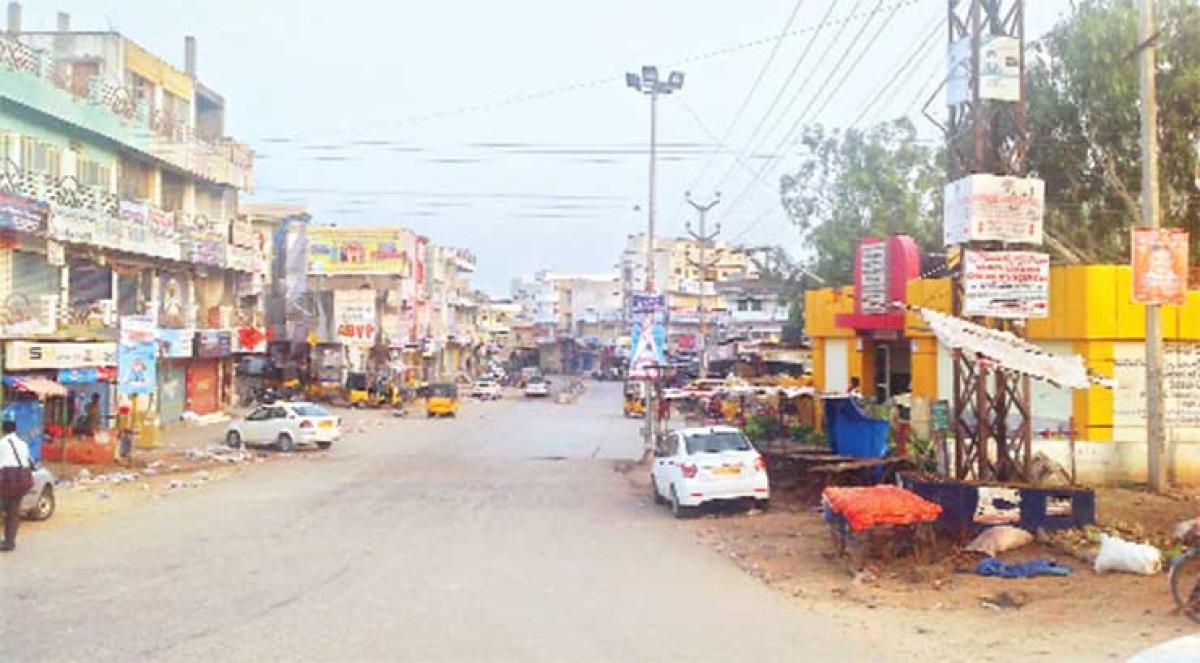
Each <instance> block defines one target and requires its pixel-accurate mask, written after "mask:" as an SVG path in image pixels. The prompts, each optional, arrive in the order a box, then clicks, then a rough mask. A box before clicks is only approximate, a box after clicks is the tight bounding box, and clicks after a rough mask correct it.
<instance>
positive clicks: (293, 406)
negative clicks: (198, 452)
mask: <svg viewBox="0 0 1200 663" xmlns="http://www.w3.org/2000/svg"><path fill="white" fill-rule="evenodd" d="M341 437H342V419H341V417H338V416H336V415H334V414H332V413H331V412H329V410H326V409H325V408H323V407H321V406H320V405H317V404H315V403H307V402H295V403H272V404H270V405H263V406H261V407H259V408H257V409H255V410H254V411H252V412H251V413H250V414H248V415H246V417H245V418H244V419H240V420H234V421H232V422H230V424H229V426H228V427H227V428H226V429H225V443H226V444H228V445H229V446H231V447H240V446H242V445H243V444H244V445H246V446H262V445H275V447H276V448H278V449H279V450H280V451H292V450H294V449H295V448H296V447H297V446H300V445H316V446H317V447H318V448H320V449H328V448H329V447H330V446H332V445H333V443H334V442H336V441H338V440H339V439H340V438H341Z"/></svg>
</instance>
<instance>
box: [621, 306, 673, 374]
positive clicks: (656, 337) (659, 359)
mask: <svg viewBox="0 0 1200 663" xmlns="http://www.w3.org/2000/svg"><path fill="white" fill-rule="evenodd" d="M666 345H667V331H666V327H665V326H664V325H662V324H659V323H656V322H655V321H654V318H653V316H652V315H650V314H646V315H642V316H641V317H640V318H639V319H638V320H637V321H636V322H634V324H633V329H632V332H631V348H632V349H631V350H630V352H629V371H628V375H629V379H631V380H654V379H656V378H658V376H659V375H660V366H662V364H663V363H665V361H666V359H665V356H664V353H663V348H665V347H666Z"/></svg>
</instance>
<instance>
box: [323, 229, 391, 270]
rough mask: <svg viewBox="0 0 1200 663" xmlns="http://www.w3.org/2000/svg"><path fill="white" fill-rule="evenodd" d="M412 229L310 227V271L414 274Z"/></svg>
mask: <svg viewBox="0 0 1200 663" xmlns="http://www.w3.org/2000/svg"><path fill="white" fill-rule="evenodd" d="M409 234H411V233H409V231H406V230H402V229H392V230H371V229H354V228H310V229H309V230H308V273H309V274H321V275H336V274H391V275H399V276H406V277H407V276H411V275H412V274H411V271H410V267H411V262H410V260H409V244H410V243H409V241H408V235H409Z"/></svg>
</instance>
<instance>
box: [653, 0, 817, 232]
mask: <svg viewBox="0 0 1200 663" xmlns="http://www.w3.org/2000/svg"><path fill="white" fill-rule="evenodd" d="M803 6H804V0H796V4H795V5H793V6H792V13H791V14H790V15H789V16H788V19H787V23H785V24H784V26H783V30H782V31H781V32H780V33H779V38H778V39H776V40H775V43H774V44H773V45H772V46H771V52H770V53H769V54H768V55H767V59H766V60H765V61H764V62H763V65H762V67H761V68H760V69H759V70H758V75H757V76H755V77H754V82H753V83H752V84H751V85H750V89H749V90H748V91H747V92H746V96H745V97H744V98H743V99H742V104H741V105H740V106H739V107H738V109H737V112H735V113H734V114H733V120H732V121H731V122H730V123H729V126H728V127H726V128H725V134H724V135H723V136H721V138H720V139H717V138H716V137H715V136H714V137H713V140H716V145H715V146H714V147H713V151H712V152H711V153H710V154H709V155H708V159H706V160H705V161H704V165H703V166H701V168H700V172H699V173H698V174H697V175H696V177H694V178H693V179H692V183H691V184H690V185H688V189H689V190H690V189H692V188H695V186H696V185H697V184H699V183H700V180H701V179H702V178H703V177H704V175H705V173H707V172H708V169H709V167H710V166H712V162H713V159H714V158H716V156H717V154H718V153H720V151H721V148H723V147H724V146H725V142H726V141H728V140H729V136H730V135H732V134H733V130H734V129H735V128H736V127H737V125H738V122H740V121H741V119H742V115H743V114H744V113H745V112H746V108H747V107H748V106H749V105H750V100H751V99H753V98H754V94H755V92H757V91H758V86H759V85H761V84H762V82H763V78H765V77H766V74H767V71H768V70H769V69H770V68H771V65H772V64H773V63H774V62H775V56H776V55H778V54H779V47H780V46H781V45H782V44H783V38H784V35H786V34H787V32H788V31H789V30H791V29H792V23H794V22H795V21H796V16H797V15H798V14H799V13H800V8H801V7H803ZM831 6H832V5H831ZM686 110H687V111H688V113H690V114H691V115H692V119H694V120H696V122H697V124H699V125H700V126H701V128H703V129H704V130H705V132H706V133H708V134H709V135H710V136H711V135H712V132H711V131H708V129H707V127H705V126H704V123H703V122H700V119H699V117H698V116H697V115H696V114H695V113H694V112H693V111H692V110H691V108H690V107H689V108H687V109H686ZM682 209H683V201H679V203H678V204H677V206H676V208H675V214H674V215H672V216H673V217H674V218H676V219H678V217H679V212H680V210H682Z"/></svg>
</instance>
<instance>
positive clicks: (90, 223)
mask: <svg viewBox="0 0 1200 663" xmlns="http://www.w3.org/2000/svg"><path fill="white" fill-rule="evenodd" d="M102 216H103V214H101V213H100V212H96V211H94V210H90V209H76V208H73V207H63V206H62V205H52V206H51V207H50V221H49V226H48V231H49V234H50V237H52V238H54V239H57V240H60V241H63V242H74V243H76V244H94V243H95V241H96V228H97V226H98V225H99V224H100V219H101V217H102Z"/></svg>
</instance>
